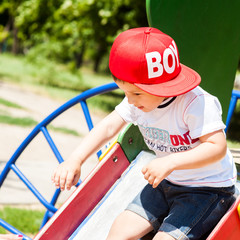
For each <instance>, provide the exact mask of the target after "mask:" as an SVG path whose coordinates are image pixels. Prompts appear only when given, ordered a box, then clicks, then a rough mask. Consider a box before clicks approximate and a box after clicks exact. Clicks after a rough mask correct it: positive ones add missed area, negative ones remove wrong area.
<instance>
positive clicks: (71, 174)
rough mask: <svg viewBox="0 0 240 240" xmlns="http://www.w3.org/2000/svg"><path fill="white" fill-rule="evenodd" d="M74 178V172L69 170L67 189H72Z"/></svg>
mask: <svg viewBox="0 0 240 240" xmlns="http://www.w3.org/2000/svg"><path fill="white" fill-rule="evenodd" d="M73 179H74V174H73V173H71V172H69V173H68V175H67V180H66V188H67V190H70V189H71V187H72V185H73Z"/></svg>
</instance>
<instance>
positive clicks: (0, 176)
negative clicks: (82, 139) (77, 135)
mask: <svg viewBox="0 0 240 240" xmlns="http://www.w3.org/2000/svg"><path fill="white" fill-rule="evenodd" d="M117 88H118V86H117V85H116V84H115V83H109V84H105V85H102V86H99V87H96V88H92V89H89V90H87V91H85V92H83V93H81V94H79V95H78V96H76V97H74V98H72V99H71V100H69V101H68V102H66V103H65V104H63V105H62V106H60V107H59V108H58V109H56V110H55V111H54V112H53V113H51V114H50V115H49V116H48V117H46V118H45V119H44V120H43V121H42V122H40V123H39V124H37V125H36V126H35V127H34V129H33V130H32V131H31V132H30V134H29V135H28V136H27V137H26V138H25V140H24V141H23V142H22V143H21V144H20V146H19V147H18V148H17V150H16V151H15V152H14V154H13V155H12V157H11V158H10V159H9V161H8V162H7V163H6V165H5V167H4V169H3V170H2V172H1V173H0V187H1V186H2V184H3V182H4V180H5V178H6V177H7V175H8V173H9V171H10V170H12V171H13V172H15V174H16V175H17V176H18V177H19V178H20V179H21V180H22V181H23V182H24V184H25V185H26V186H27V187H28V188H29V189H30V191H31V192H32V193H33V194H34V195H35V196H36V197H37V199H38V200H39V201H40V202H41V203H42V204H43V205H44V206H45V207H46V208H47V209H48V211H47V212H46V214H45V216H46V217H44V218H45V219H44V220H43V222H44V221H46V219H47V218H49V217H50V216H51V215H52V214H53V213H54V212H56V211H57V209H56V208H55V207H54V205H55V203H56V201H57V198H58V196H59V194H60V190H59V189H57V190H56V192H55V193H54V196H53V198H52V200H51V202H50V203H49V202H47V201H46V200H45V198H44V197H43V196H42V195H41V194H40V193H39V192H38V190H37V189H36V188H35V187H34V186H33V185H32V184H31V183H30V181H29V180H28V179H27V178H26V177H25V176H24V175H23V173H22V172H21V171H20V170H19V169H18V168H17V167H16V165H15V162H16V161H17V159H18V158H19V156H20V155H21V154H22V152H23V151H24V150H25V148H26V147H27V146H28V144H29V143H30V142H31V141H32V140H33V139H34V138H35V137H36V136H37V135H38V133H39V132H40V131H42V133H43V134H44V136H45V138H46V140H47V142H48V144H49V145H50V147H51V149H52V150H53V152H54V154H55V156H56V158H57V159H58V161H59V162H62V161H63V159H62V156H61V154H60V153H59V151H58V149H57V147H56V145H55V144H54V142H53V140H52V138H51V136H50V134H49V132H48V131H47V129H46V126H47V125H48V124H49V123H50V122H51V121H53V120H54V119H55V118H56V117H58V116H59V115H60V114H62V113H63V112H64V111H66V110H67V109H69V108H70V107H72V106H74V105H76V104H77V103H80V102H81V105H82V106H83V112H84V115H85V118H86V121H87V124H88V127H89V129H92V127H93V124H92V120H91V116H90V113H89V111H88V107H87V104H86V99H88V98H91V97H93V96H95V95H98V94H104V93H106V92H109V91H113V90H115V89H117ZM80 183H81V180H80V181H79V182H78V183H77V185H76V186H78V185H79V184H80ZM0 225H1V226H3V227H4V228H6V229H8V230H9V231H10V232H12V233H17V234H22V233H21V232H19V231H18V230H17V229H15V228H13V227H11V225H9V224H8V223H6V222H5V221H4V220H2V219H0ZM22 235H23V236H24V239H25V240H27V239H30V238H28V237H27V236H25V235H24V234H22Z"/></svg>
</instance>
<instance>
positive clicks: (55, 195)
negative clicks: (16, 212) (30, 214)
mask: <svg viewBox="0 0 240 240" xmlns="http://www.w3.org/2000/svg"><path fill="white" fill-rule="evenodd" d="M60 193H61V191H60V188H58V189H56V190H55V192H54V194H53V197H52V200H51V202H50V204H52V205H53V206H54V205H55V203H56V202H57V199H58V197H59V195H60ZM52 215H53V212H52V211H49V210H47V211H46V213H45V215H44V217H43V220H42V224H41V226H40V229H41V228H42V227H43V226H44V225H45V224H46V222H47V221H48V220H49V218H50V217H51V216H52Z"/></svg>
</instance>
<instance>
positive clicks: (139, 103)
mask: <svg viewBox="0 0 240 240" xmlns="http://www.w3.org/2000/svg"><path fill="white" fill-rule="evenodd" d="M116 84H117V85H118V87H119V88H120V89H121V90H123V91H124V93H125V95H126V97H127V99H128V102H129V104H133V105H134V106H135V107H137V108H138V109H140V110H142V111H143V112H150V111H152V110H154V109H155V108H157V107H158V106H159V105H160V104H161V103H162V102H163V101H164V99H165V97H158V96H154V95H151V94H149V93H147V92H144V91H143V90H141V89H140V88H138V87H136V86H135V85H133V84H131V83H128V82H122V81H116Z"/></svg>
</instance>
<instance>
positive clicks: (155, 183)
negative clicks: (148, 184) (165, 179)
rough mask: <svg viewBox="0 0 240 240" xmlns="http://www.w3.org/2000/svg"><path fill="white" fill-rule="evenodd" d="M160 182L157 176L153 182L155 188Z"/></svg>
mask: <svg viewBox="0 0 240 240" xmlns="http://www.w3.org/2000/svg"><path fill="white" fill-rule="evenodd" d="M159 183H160V179H159V178H155V179H154V181H153V184H152V187H153V188H156V187H157V186H158V185H159Z"/></svg>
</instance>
